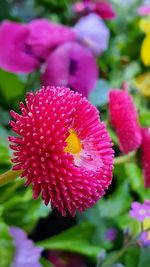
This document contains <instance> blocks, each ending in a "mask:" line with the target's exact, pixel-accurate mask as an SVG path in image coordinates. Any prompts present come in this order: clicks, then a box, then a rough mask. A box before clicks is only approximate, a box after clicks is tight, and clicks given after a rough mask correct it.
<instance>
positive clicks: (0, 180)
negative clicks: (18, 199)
mask: <svg viewBox="0 0 150 267" xmlns="http://www.w3.org/2000/svg"><path fill="white" fill-rule="evenodd" d="M21 173H22V170H19V171H13V170H9V171H7V172H5V173H2V174H1V175H0V186H3V185H5V184H7V183H8V182H10V181H12V180H14V179H16V178H17V177H19V176H20V174H21Z"/></svg>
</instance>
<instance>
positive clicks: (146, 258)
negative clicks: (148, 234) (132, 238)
mask: <svg viewBox="0 0 150 267" xmlns="http://www.w3.org/2000/svg"><path fill="white" fill-rule="evenodd" d="M149 266H150V248H149V247H147V248H142V249H141V254H140V260H139V264H138V267H149Z"/></svg>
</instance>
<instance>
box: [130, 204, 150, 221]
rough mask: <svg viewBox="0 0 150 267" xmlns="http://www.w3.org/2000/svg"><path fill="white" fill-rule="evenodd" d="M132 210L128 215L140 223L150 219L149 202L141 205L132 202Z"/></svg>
mask: <svg viewBox="0 0 150 267" xmlns="http://www.w3.org/2000/svg"><path fill="white" fill-rule="evenodd" d="M131 207H132V209H131V210H130V212H129V215H130V216H131V217H133V218H135V219H137V220H138V221H140V222H143V221H144V220H145V218H147V217H150V201H149V200H146V201H145V202H144V203H143V204H141V203H138V202H133V203H132V205H131Z"/></svg>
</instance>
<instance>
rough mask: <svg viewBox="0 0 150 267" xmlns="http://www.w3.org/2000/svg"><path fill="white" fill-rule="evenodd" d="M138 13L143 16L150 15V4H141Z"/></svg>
mask: <svg viewBox="0 0 150 267" xmlns="http://www.w3.org/2000/svg"><path fill="white" fill-rule="evenodd" d="M137 13H138V14H139V15H141V16H148V15H150V5H149V6H148V5H144V6H140V7H139V8H138V10H137Z"/></svg>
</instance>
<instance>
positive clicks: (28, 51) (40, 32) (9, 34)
mask: <svg viewBox="0 0 150 267" xmlns="http://www.w3.org/2000/svg"><path fill="white" fill-rule="evenodd" d="M104 5H106V6H107V4H104ZM106 9H107V8H105V9H104V10H101V12H100V13H101V14H100V16H99V15H97V14H95V13H94V10H93V12H92V13H90V14H87V16H85V17H83V18H81V19H79V20H78V21H77V23H76V24H75V25H74V26H73V27H67V26H65V25H61V24H56V23H53V22H51V21H49V20H47V19H35V20H33V21H31V22H29V23H27V24H22V23H18V22H12V21H4V22H3V23H1V25H0V68H2V69H4V70H6V71H9V72H13V73H30V72H32V71H35V70H37V69H38V70H40V72H41V83H42V85H44V86H47V85H56V86H57V85H59V86H68V87H70V88H72V89H73V90H77V91H78V92H80V93H82V94H83V95H84V96H86V97H88V94H89V92H90V91H91V90H92V89H94V87H95V84H96V80H97V78H98V74H99V73H98V66H97V64H96V58H95V55H99V54H101V53H102V52H103V51H105V50H106V49H107V47H108V41H109V30H108V28H107V27H106V25H105V23H104V22H103V20H102V18H103V17H104V16H103V13H105V12H106Z"/></svg>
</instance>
